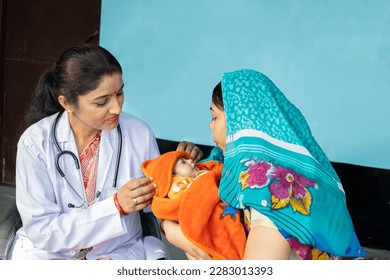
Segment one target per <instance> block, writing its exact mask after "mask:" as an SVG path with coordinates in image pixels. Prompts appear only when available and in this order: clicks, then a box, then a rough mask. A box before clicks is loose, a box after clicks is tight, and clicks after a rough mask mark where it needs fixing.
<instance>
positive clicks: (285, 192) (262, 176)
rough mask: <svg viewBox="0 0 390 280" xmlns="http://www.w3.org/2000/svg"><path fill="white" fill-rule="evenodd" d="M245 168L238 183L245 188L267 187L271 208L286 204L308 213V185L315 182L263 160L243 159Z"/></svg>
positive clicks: (282, 206) (285, 205) (312, 184)
mask: <svg viewBox="0 0 390 280" xmlns="http://www.w3.org/2000/svg"><path fill="white" fill-rule="evenodd" d="M242 163H243V165H244V166H245V167H246V168H247V169H246V170H244V171H242V172H241V173H240V177H239V183H241V185H242V190H244V189H245V188H248V187H249V188H264V187H268V188H269V191H270V193H271V202H272V206H271V208H272V209H275V210H277V209H282V208H284V207H287V206H288V205H290V206H291V208H292V209H293V210H294V211H297V212H299V213H301V214H302V215H309V214H310V206H311V203H312V196H311V194H310V191H309V189H308V188H309V187H314V186H315V182H314V181H313V180H309V179H307V178H305V177H303V176H301V175H300V174H298V173H296V172H293V171H291V170H289V169H287V168H284V167H281V166H276V165H273V164H270V163H267V162H265V161H256V160H253V159H248V160H244V161H243V162H242Z"/></svg>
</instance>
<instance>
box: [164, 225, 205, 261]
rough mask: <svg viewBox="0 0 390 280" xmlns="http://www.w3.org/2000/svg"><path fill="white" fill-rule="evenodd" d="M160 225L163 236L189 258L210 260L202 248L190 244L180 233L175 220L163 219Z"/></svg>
mask: <svg viewBox="0 0 390 280" xmlns="http://www.w3.org/2000/svg"><path fill="white" fill-rule="evenodd" d="M162 226H163V229H164V231H165V237H166V238H167V240H168V241H169V242H170V243H172V244H173V245H174V246H176V247H177V248H179V249H181V250H183V251H184V252H185V254H186V255H187V258H188V259H190V260H210V259H211V258H210V256H209V255H208V254H207V253H206V252H204V251H203V250H201V249H199V248H198V247H196V246H195V245H194V244H192V243H191V242H190V241H189V240H188V239H187V238H186V237H185V236H184V235H183V233H182V231H181V229H180V226H179V224H178V223H177V222H175V221H169V220H164V221H162Z"/></svg>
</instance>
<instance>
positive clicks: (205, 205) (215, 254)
mask: <svg viewBox="0 0 390 280" xmlns="http://www.w3.org/2000/svg"><path fill="white" fill-rule="evenodd" d="M183 155H184V156H185V157H186V158H189V155H188V154H186V153H184V152H170V153H166V154H164V155H162V156H160V157H159V158H157V159H155V160H152V161H146V162H144V164H143V165H142V168H143V171H144V173H145V176H152V177H153V178H154V180H153V182H155V183H157V189H156V194H155V196H154V198H153V201H152V212H153V213H154V215H155V216H156V217H157V218H160V219H166V220H174V221H177V222H179V224H180V227H181V230H182V232H183V234H184V236H186V238H187V239H188V240H190V241H191V242H192V243H193V244H195V245H196V246H197V247H198V248H200V249H202V250H203V251H205V252H207V253H208V254H209V255H210V256H211V258H212V259H220V260H239V259H242V258H243V255H244V249H245V243H246V234H245V231H244V228H243V226H242V224H241V221H240V212H239V211H240V210H238V209H235V208H232V207H231V206H229V205H227V204H226V203H224V202H222V201H221V200H220V198H219V196H218V186H219V181H220V178H221V172H222V163H220V162H216V161H208V162H205V163H197V166H198V167H199V169H201V170H208V171H207V172H206V173H205V174H203V175H201V176H199V177H197V178H196V179H195V180H194V181H193V182H192V184H191V186H190V187H189V188H188V189H187V190H185V191H183V192H181V193H180V194H179V196H178V197H177V198H174V199H170V198H167V194H168V192H169V189H170V186H171V183H172V170H173V165H174V162H175V161H176V160H177V159H178V158H179V157H181V156H183Z"/></svg>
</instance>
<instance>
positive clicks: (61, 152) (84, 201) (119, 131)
mask: <svg viewBox="0 0 390 280" xmlns="http://www.w3.org/2000/svg"><path fill="white" fill-rule="evenodd" d="M63 113H64V111H61V112H60V113H59V114H58V115H57V117H56V119H55V121H54V123H53V127H52V130H51V134H52V138H53V141H54V144H55V146H56V147H57V150H58V154H57V155H56V158H55V165H56V169H57V171H58V173H60V175H61V177H62V178H64V179H65V181H66V183H67V184H68V185H69V186H70V187H71V189H72V190H73V192H74V193H75V194H76V195H77V196H78V197H79V198H80V200H81V201H82V203H81V204H80V205H75V204H73V203H68V207H69V208H81V207H83V206H84V205H85V204H87V205H92V204H94V203H95V202H96V201H97V199H98V198H99V196H100V191H98V192H96V195H95V199H94V200H93V201H92V202H88V201H87V199H86V198H85V190H84V185H83V181H82V180H81V186H82V188H83V192H82V193H83V197H81V195H80V194H79V193H78V192H77V191H76V190H75V188H74V187H73V186H72V184H71V183H70V182H69V181H68V179H67V178H66V176H65V173H64V172H63V171H62V169H61V167H60V163H59V161H60V158H61V157H62V156H63V155H70V156H71V157H72V158H73V160H74V164H75V166H76V169H77V170H78V172H79V174H80V163H79V160H78V158H77V157H76V155H75V154H74V153H72V152H71V151H66V150H65V151H63V150H62V149H61V147H60V145H59V144H58V140H57V136H56V129H57V124H58V121H59V119H60V118H61V116H62V114H63ZM117 131H118V154H117V158H116V165H115V176H114V180H113V182H112V187H111V189H110V190H111V191H115V190H116V180H117V178H118V171H119V164H120V160H121V152H122V130H121V127H120V125H119V123H118V126H117Z"/></svg>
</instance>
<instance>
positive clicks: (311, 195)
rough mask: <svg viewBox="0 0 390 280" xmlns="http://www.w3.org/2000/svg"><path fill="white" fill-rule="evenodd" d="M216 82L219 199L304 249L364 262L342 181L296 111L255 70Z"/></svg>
mask: <svg viewBox="0 0 390 280" xmlns="http://www.w3.org/2000/svg"><path fill="white" fill-rule="evenodd" d="M221 83H222V96H223V102H224V110H225V115H226V135H227V140H226V150H225V156H224V167H223V172H222V179H221V183H220V187H219V195H220V197H221V199H222V200H223V201H224V202H226V203H228V204H230V205H232V206H233V207H236V208H250V207H252V208H254V209H255V210H257V211H258V212H260V213H262V214H264V215H266V216H267V217H269V218H270V219H271V220H272V221H273V222H274V223H275V225H276V226H277V227H278V229H279V231H280V232H281V233H282V234H283V235H285V236H290V237H292V238H295V239H297V240H298V241H299V242H300V243H301V244H307V245H311V246H313V247H316V248H318V249H320V250H323V251H325V252H328V253H330V254H332V255H335V256H344V257H364V256H365V251H364V250H363V249H362V247H361V245H360V244H359V241H358V238H357V236H356V234H355V231H354V227H353V224H352V220H351V217H350V215H349V212H348V209H347V206H346V199H345V193H344V190H343V187H342V185H341V182H340V179H339V177H338V176H337V174H336V172H335V170H334V169H333V167H332V165H331V163H330V162H329V160H328V158H327V157H326V155H325V154H324V152H323V151H322V150H321V148H320V147H319V145H318V144H317V142H316V141H315V139H314V138H313V136H312V134H311V131H310V128H309V126H308V124H307V123H306V120H305V118H304V117H303V116H302V114H301V113H300V111H299V110H298V109H297V108H296V107H295V106H294V105H293V104H292V103H290V102H289V101H288V100H287V99H286V97H285V96H284V95H283V93H282V92H281V91H280V90H279V89H278V88H277V87H276V86H275V84H274V83H273V82H272V81H271V80H270V79H269V78H268V77H266V76H265V75H264V74H262V73H259V72H257V71H254V70H239V71H235V72H231V73H226V74H224V76H223V78H222V82H221ZM290 245H291V243H290Z"/></svg>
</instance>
